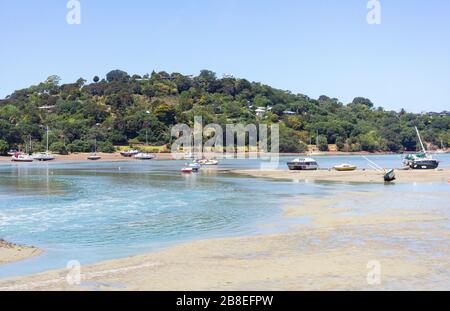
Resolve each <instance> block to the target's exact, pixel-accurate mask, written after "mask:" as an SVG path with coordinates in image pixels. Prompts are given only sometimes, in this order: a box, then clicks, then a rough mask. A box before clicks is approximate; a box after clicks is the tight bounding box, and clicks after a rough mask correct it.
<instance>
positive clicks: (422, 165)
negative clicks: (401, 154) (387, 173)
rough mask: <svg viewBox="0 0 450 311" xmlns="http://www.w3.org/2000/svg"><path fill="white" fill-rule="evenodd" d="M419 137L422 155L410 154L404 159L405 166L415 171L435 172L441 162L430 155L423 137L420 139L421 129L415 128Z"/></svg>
mask: <svg viewBox="0 0 450 311" xmlns="http://www.w3.org/2000/svg"><path fill="white" fill-rule="evenodd" d="M415 129H416V133H417V137H419V142H420V146H421V147H422V153H417V154H408V155H407V156H406V157H405V158H404V159H403V164H404V165H405V166H408V167H410V168H412V169H414V170H420V169H422V170H433V169H436V168H438V167H439V161H438V160H436V159H433V157H432V156H431V155H429V154H428V152H427V150H426V149H425V146H424V144H423V142H422V137H420V133H419V129H418V128H417V126H416V127H415Z"/></svg>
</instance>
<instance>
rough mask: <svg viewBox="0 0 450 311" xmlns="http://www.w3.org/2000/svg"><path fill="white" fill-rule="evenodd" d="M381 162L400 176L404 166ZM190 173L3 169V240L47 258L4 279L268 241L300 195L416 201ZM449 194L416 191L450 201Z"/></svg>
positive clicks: (139, 166)
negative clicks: (174, 249) (217, 243)
mask: <svg viewBox="0 0 450 311" xmlns="http://www.w3.org/2000/svg"><path fill="white" fill-rule="evenodd" d="M356 159H357V157H354V158H352V157H350V158H337V159H334V158H323V159H322V160H321V163H322V167H325V166H327V165H330V166H333V165H334V164H337V163H342V162H355V161H356ZM287 160H288V158H285V159H282V163H284V162H285V161H287ZM376 160H377V161H378V162H381V161H384V162H383V165H384V164H385V163H389V164H391V165H392V166H391V167H395V164H396V163H398V156H385V157H384V158H383V157H381V158H380V159H376ZM183 164H184V162H177V161H151V162H128V163H125V162H123V163H79V164H77V163H71V164H64V163H47V164H45V163H44V164H38V163H31V164H15V165H10V164H8V165H1V166H0V237H1V238H4V239H6V240H8V241H12V242H15V243H20V244H27V245H34V246H37V247H40V248H42V249H44V250H45V251H46V252H45V253H44V255H42V256H40V257H37V258H32V259H30V260H25V261H23V262H19V263H15V264H10V265H5V266H2V267H1V268H0V277H7V276H15V275H23V274H29V273H36V272H42V271H46V270H49V269H55V268H63V267H65V265H66V263H67V262H68V261H70V260H78V261H80V262H81V263H82V264H89V263H93V262H97V261H101V260H107V259H113V258H120V257H125V256H129V255H135V254H140V253H144V252H148V251H154V250H158V249H161V248H163V247H167V246H169V245H173V244H175V243H179V242H183V241H189V240H193V239H202V238H213V237H222V236H237V235H249V234H258V233H263V232H266V230H268V229H263V228H264V227H262V226H260V225H262V224H266V223H278V224H279V226H278V227H277V229H270V230H285V229H286V228H287V226H288V225H289V223H287V220H285V219H283V218H282V217H281V211H282V210H281V207H282V206H283V205H284V204H285V203H287V202H290V201H291V200H293V199H295V200H298V197H299V196H301V195H306V194H314V195H323V196H327V195H333V193H336V192H341V191H345V190H352V191H371V190H380V189H381V190H383V191H389V192H392V191H404V192H408V191H411V189H410V188H408V186H407V185H402V186H395V187H385V186H384V185H350V184H334V183H300V184H298V183H293V182H283V181H270V180H263V179H254V178H245V177H238V176H235V175H230V174H223V173H220V174H219V173H217V172H215V171H204V172H203V173H201V174H198V175H182V174H180V172H179V169H180V167H182V166H183ZM259 164H260V162H259V161H256V160H226V161H222V164H221V168H225V169H226V168H257V167H259ZM282 167H284V165H282ZM445 186H447V185H443V186H442V185H434V186H424V187H421V188H420V189H417V188H416V190H414V188H412V191H448V187H447V188H445ZM411 187H413V186H411ZM427 187H428V188H427ZM436 187H438V188H436ZM440 187H443V188H442V189H441V188H440ZM403 204H405V205H406V204H407V203H404V202H403ZM439 204H440V203H439ZM400 205H401V203H400ZM290 221H292V220H290ZM295 221H297V222H301V221H303V220H301V219H299V220H295Z"/></svg>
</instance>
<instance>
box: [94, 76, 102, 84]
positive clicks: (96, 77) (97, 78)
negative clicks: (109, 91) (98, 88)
mask: <svg viewBox="0 0 450 311" xmlns="http://www.w3.org/2000/svg"><path fill="white" fill-rule="evenodd" d="M92 81H94V83H98V81H100V78H99V77H98V76H95V77H94V78H93V79H92Z"/></svg>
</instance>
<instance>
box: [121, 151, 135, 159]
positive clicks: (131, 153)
mask: <svg viewBox="0 0 450 311" xmlns="http://www.w3.org/2000/svg"><path fill="white" fill-rule="evenodd" d="M137 154H139V151H138V150H127V151H122V152H121V153H120V155H121V156H122V157H125V158H131V157H132V156H135V155H137Z"/></svg>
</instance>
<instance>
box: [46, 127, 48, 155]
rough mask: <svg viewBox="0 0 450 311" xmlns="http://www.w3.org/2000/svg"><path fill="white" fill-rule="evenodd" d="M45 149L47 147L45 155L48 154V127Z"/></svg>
mask: <svg viewBox="0 0 450 311" xmlns="http://www.w3.org/2000/svg"><path fill="white" fill-rule="evenodd" d="M46 147H47V153H48V126H47V144H46Z"/></svg>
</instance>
